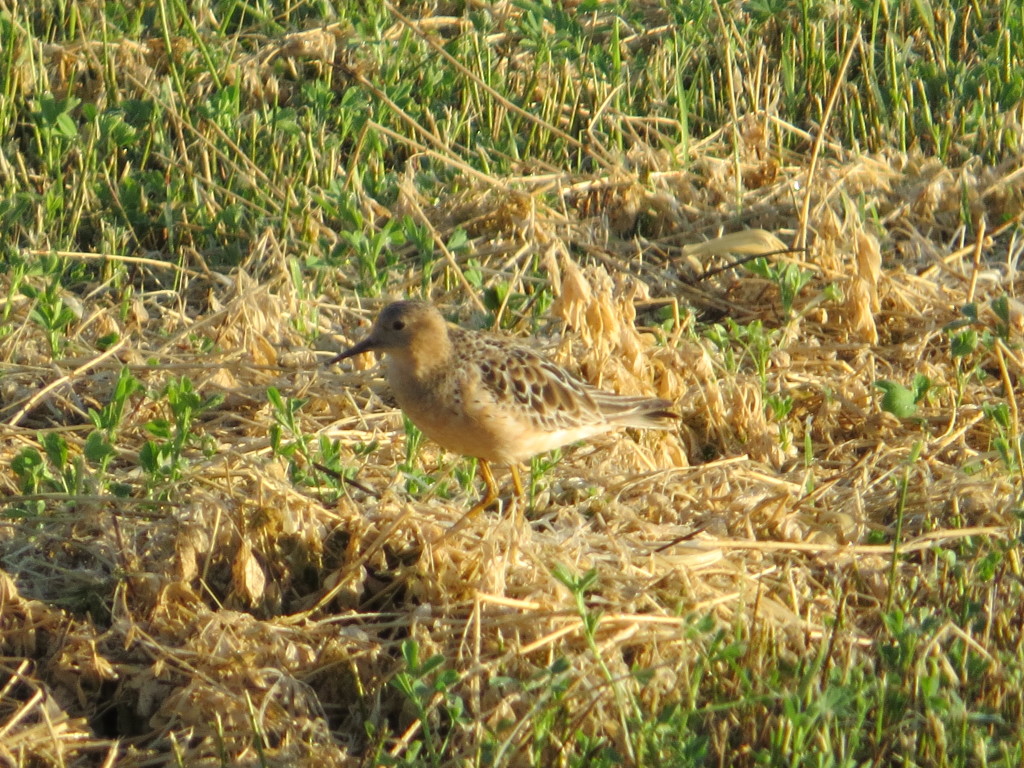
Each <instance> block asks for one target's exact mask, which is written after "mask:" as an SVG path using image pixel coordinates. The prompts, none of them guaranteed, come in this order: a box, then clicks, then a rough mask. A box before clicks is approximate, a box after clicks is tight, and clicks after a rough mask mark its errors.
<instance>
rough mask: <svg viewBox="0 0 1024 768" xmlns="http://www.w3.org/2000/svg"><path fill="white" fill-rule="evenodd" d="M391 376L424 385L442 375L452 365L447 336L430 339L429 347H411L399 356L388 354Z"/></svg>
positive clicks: (450, 348) (449, 343)
mask: <svg viewBox="0 0 1024 768" xmlns="http://www.w3.org/2000/svg"><path fill="white" fill-rule="evenodd" d="M388 357H389V358H390V359H389V360H388V366H389V373H390V375H392V376H398V377H400V378H403V379H406V380H412V381H416V382H418V383H421V384H422V383H426V382H428V381H430V380H432V379H434V378H436V377H437V376H439V375H441V374H443V373H444V372H445V371H446V370H448V369H449V368H450V367H451V365H452V360H453V355H452V343H451V339H449V338H448V336H447V335H444V336H442V337H438V338H436V339H432V340H431V343H430V344H429V345H427V344H424V345H412V346H410V347H409V348H407V349H404V350H402V351H401V353H399V354H394V353H392V354H389V355H388Z"/></svg>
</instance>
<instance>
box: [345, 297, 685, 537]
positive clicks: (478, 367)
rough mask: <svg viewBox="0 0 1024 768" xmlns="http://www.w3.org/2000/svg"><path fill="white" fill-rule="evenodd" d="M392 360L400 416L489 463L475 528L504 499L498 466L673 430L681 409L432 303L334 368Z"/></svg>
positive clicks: (406, 308)
mask: <svg viewBox="0 0 1024 768" xmlns="http://www.w3.org/2000/svg"><path fill="white" fill-rule="evenodd" d="M370 351H373V352H378V353H383V354H384V355H385V358H386V359H385V366H386V367H385V371H386V375H387V381H388V384H389V385H390V386H391V389H392V391H393V392H394V395H395V400H397V401H398V405H399V407H400V408H401V409H402V410H403V411H404V412H405V414H406V415H407V416H408V417H409V419H410V421H412V423H413V424H415V425H416V426H417V427H419V429H420V430H421V431H422V432H423V434H425V435H426V436H427V437H429V438H430V439H431V440H433V441H435V442H436V443H438V444H439V445H441V446H442V447H443V448H447V449H448V450H449V451H454V452H455V453H461V454H463V455H465V456H474V457H476V458H477V459H479V462H480V463H479V466H480V475H481V477H482V478H483V481H484V484H485V486H486V494H485V495H484V497H483V498H482V499H481V500H480V501H479V502H478V503H477V504H475V505H474V506H473V508H472V509H471V510H470V511H469V512H468V513H467V514H466V515H465V517H464V519H468V518H471V517H473V516H474V515H476V514H477V513H479V512H480V511H481V510H483V509H484V508H485V507H487V506H488V505H490V504H491V503H492V502H493V501H494V500H495V499H497V497H498V491H497V487H496V486H495V482H494V476H493V475H492V473H491V469H490V466H489V465H490V463H492V462H493V463H498V464H507V465H508V466H509V467H510V468H511V470H512V480H513V482H514V484H515V490H516V494H517V495H518V496H522V484H521V482H520V480H519V472H518V469H517V465H518V464H519V463H520V462H522V461H525V460H527V459H529V458H530V457H531V456H534V455H536V454H538V453H542V452H544V451H550V450H554V449H555V448H560V447H561V446H563V445H566V444H567V443H572V442H576V441H578V440H585V439H587V438H590V437H594V436H595V435H599V434H602V433H604V432H608V431H610V430H613V429H616V428H619V427H647V428H653V429H669V428H671V427H672V426H673V425H674V422H675V421H676V420H677V419H678V416H677V415H676V414H675V413H673V412H672V411H671V410H670V408H671V406H672V403H671V402H669V401H668V400H662V399H660V398H654V397H630V396H626V395H619V394H615V393H614V392H608V391H606V390H603V389H599V388H598V387H595V386H592V385H590V384H586V383H584V382H582V381H579V380H578V379H576V378H575V377H573V376H572V375H571V374H570V373H569V372H568V371H566V370H565V369H564V368H561V367H560V366H558V365H555V364H554V363H552V362H550V361H549V360H546V359H544V358H543V357H542V356H541V355H539V354H537V353H536V352H534V351H533V350H532V349H530V348H529V347H526V346H523V345H522V344H520V343H518V342H516V341H513V340H511V339H508V338H504V337H499V336H494V335H491V334H489V333H484V332H482V331H470V330H466V329H464V328H459V327H458V326H455V325H451V324H449V323H447V322H446V321H445V319H444V317H442V316H441V313H440V312H439V311H438V310H437V309H436V308H435V307H434V306H433V305H432V304H428V303H427V302H424V301H396V302H394V303H392V304H388V305H387V306H386V307H384V309H383V310H381V313H380V315H378V317H377V320H376V322H374V324H373V327H372V328H371V329H370V333H369V335H368V336H367V337H366V338H364V339H363V340H362V341H360V342H359V343H357V344H355V345H354V346H352V347H350V348H349V349H346V350H345V351H344V352H342V353H341V354H340V355H338V356H337V357H335V358H333V359H332V360H330V361H329V362H328V364H332V363H336V362H339V361H341V360H344V359H345V358H348V357H352V356H354V355H358V354H360V353H361V352H370Z"/></svg>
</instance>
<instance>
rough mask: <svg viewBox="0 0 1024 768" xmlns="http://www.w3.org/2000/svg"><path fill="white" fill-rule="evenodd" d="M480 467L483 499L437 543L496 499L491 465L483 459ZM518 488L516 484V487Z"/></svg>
mask: <svg viewBox="0 0 1024 768" xmlns="http://www.w3.org/2000/svg"><path fill="white" fill-rule="evenodd" d="M479 466H480V478H481V479H482V480H483V481H484V488H485V489H486V490H485V491H484V497H483V498H482V499H480V501H478V502H477V503H476V504H474V505H473V506H472V507H471V508H470V510H469V512H467V513H466V514H464V515H463V516H462V517H460V518H459V519H458V521H457V522H456V523H455V525H453V526H452V527H451V528H449V529H448V530H447V531H445V532H444V533H442V534H441V536H440V538H438V541H439V542H440V541H444V540H445V539H446V538H447V537H449V536H451V535H452V534H453V533H456V532H457V531H461V530H462V529H463V528H464V527H465V526H466V523H468V522H469V521H470V520H472V519H473V518H474V517H476V516H477V515H479V514H480V513H481V512H483V511H484V510H485V509H487V507H489V506H490V505H491V504H493V503H494V500H495V499H497V498H498V486H497V485H496V484H495V482H494V475H493V474H491V465H490V464H489V463H487V461H485V460H484V459H480V460H479ZM516 487H518V483H517V485H516Z"/></svg>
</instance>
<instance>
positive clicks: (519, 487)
mask: <svg viewBox="0 0 1024 768" xmlns="http://www.w3.org/2000/svg"><path fill="white" fill-rule="evenodd" d="M509 468H510V469H511V470H512V485H514V486H515V488H516V496H518V497H519V498H520V499H521V498H523V484H522V482H520V480H519V466H518V465H516V464H509Z"/></svg>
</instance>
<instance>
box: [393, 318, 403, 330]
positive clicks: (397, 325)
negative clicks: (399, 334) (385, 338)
mask: <svg viewBox="0 0 1024 768" xmlns="http://www.w3.org/2000/svg"><path fill="white" fill-rule="evenodd" d="M391 327H392V328H393V329H395V330H396V331H400V330H402V329H403V328H405V321H404V320H395V322H393V323H392V324H391Z"/></svg>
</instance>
